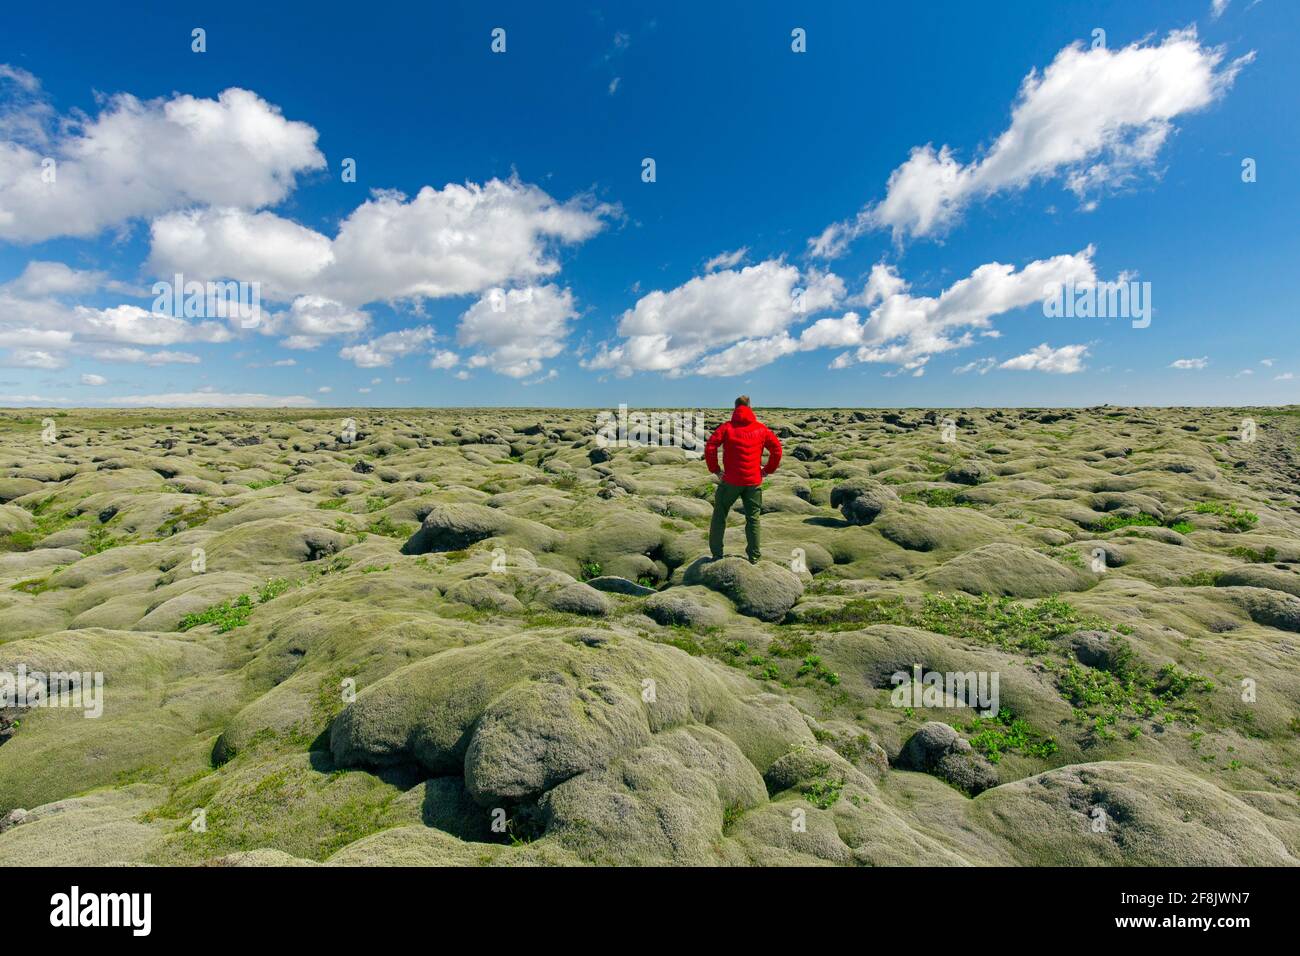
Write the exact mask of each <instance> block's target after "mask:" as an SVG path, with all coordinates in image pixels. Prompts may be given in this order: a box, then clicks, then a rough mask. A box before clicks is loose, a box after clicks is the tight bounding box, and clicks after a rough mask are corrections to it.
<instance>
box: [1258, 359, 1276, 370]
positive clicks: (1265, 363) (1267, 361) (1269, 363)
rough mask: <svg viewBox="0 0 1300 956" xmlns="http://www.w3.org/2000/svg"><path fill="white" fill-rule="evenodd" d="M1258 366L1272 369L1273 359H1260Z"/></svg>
mask: <svg viewBox="0 0 1300 956" xmlns="http://www.w3.org/2000/svg"><path fill="white" fill-rule="evenodd" d="M1259 364H1260V365H1263V366H1266V367H1268V368H1272V367H1273V359H1271V358H1266V359H1260V360H1259Z"/></svg>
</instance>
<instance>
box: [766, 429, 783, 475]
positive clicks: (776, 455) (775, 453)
mask: <svg viewBox="0 0 1300 956" xmlns="http://www.w3.org/2000/svg"><path fill="white" fill-rule="evenodd" d="M763 447H764V448H766V449H767V464H766V465H764V466H763V474H764V475H770V474H771V473H772V472H774V471H776V469H777V467H778V466H779V465H780V464H781V439H779V438H777V437H776V432H774V431H772V429H770V428H769V429H767V433H766V434H765V435H764V436H763Z"/></svg>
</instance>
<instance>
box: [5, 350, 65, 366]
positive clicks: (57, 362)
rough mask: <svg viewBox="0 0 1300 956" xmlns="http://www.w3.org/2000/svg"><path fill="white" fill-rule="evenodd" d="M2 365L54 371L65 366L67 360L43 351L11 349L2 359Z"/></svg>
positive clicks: (59, 355)
mask: <svg viewBox="0 0 1300 956" xmlns="http://www.w3.org/2000/svg"><path fill="white" fill-rule="evenodd" d="M3 364H4V365H9V366H12V367H14V368H44V369H56V368H63V366H65V365H67V364H68V363H67V359H65V358H64V357H63V356H62V355H61V354H59V353H57V352H48V351H46V350H44V349H13V350H12V351H10V353H9V354H8V355H7V356H6V357H5V358H4V361H3Z"/></svg>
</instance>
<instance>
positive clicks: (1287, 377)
mask: <svg viewBox="0 0 1300 956" xmlns="http://www.w3.org/2000/svg"><path fill="white" fill-rule="evenodd" d="M1293 378H1295V375H1294V374H1292V373H1291V372H1283V373H1282V374H1281V375H1274V376H1273V381H1275V382H1289V381H1291V379H1293Z"/></svg>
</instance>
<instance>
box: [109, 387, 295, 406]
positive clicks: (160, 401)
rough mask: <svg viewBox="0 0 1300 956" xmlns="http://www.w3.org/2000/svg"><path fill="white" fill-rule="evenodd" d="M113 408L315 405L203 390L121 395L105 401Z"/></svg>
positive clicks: (292, 399)
mask: <svg viewBox="0 0 1300 956" xmlns="http://www.w3.org/2000/svg"><path fill="white" fill-rule="evenodd" d="M105 401H106V402H108V403H109V404H111V405H134V406H147V407H160V408H165V407H169V406H171V407H177V406H179V407H187V408H188V407H193V408H197V407H210V406H211V407H224V408H302V407H305V406H309V405H315V404H316V401H315V399H311V398H307V397H306V396H305V395H263V394H261V393H258V392H218V391H216V390H212V389H199V390H198V391H195V392H167V393H165V394H162V395H121V396H118V397H117V398H109V399H105Z"/></svg>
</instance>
